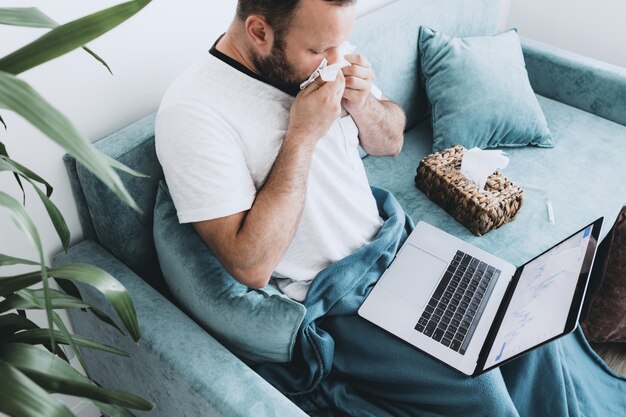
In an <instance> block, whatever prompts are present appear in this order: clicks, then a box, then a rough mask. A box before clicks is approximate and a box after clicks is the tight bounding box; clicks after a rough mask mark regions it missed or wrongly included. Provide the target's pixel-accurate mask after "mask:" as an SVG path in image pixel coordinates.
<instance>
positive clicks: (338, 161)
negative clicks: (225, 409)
mask: <svg viewBox="0 0 626 417" xmlns="http://www.w3.org/2000/svg"><path fill="white" fill-rule="evenodd" d="M354 20H355V4H354V1H350V0H347V1H346V0H344V1H341V0H336V1H327V0H282V1H281V0H274V1H271V0H239V2H238V7H237V15H236V17H235V19H234V21H233V22H232V24H231V25H230V27H229V28H228V31H227V32H226V33H225V34H224V35H223V36H222V37H220V39H218V40H217V41H216V43H215V44H214V46H213V47H212V48H211V51H210V54H209V55H208V56H207V57H206V59H204V60H203V61H201V62H200V63H198V64H196V65H194V66H193V67H192V68H190V69H189V70H187V71H186V72H185V73H184V74H183V75H181V76H180V77H179V78H178V79H177V80H176V81H175V82H174V84H173V85H172V87H171V88H170V89H169V90H168V92H167V94H166V95H165V97H164V98H163V101H162V103H161V107H160V108H159V113H158V117H157V122H156V149H157V154H158V157H159V161H160V162H161V164H162V166H163V170H164V174H165V177H166V179H167V182H168V186H169V190H170V194H171V195H172V198H173V200H174V203H175V205H176V209H177V213H178V217H179V220H180V222H181V223H192V224H193V225H194V227H195V229H196V230H197V231H198V233H199V234H200V236H201V237H202V238H203V239H204V241H205V242H206V244H207V246H208V247H209V248H210V249H211V250H212V252H213V253H214V254H215V255H216V256H217V258H218V259H219V260H220V262H221V263H222V264H223V265H224V267H225V268H226V269H227V270H228V271H229V272H230V273H231V274H232V276H233V277H234V278H235V279H237V280H238V281H239V282H241V283H242V284H244V285H247V286H249V287H252V288H260V287H264V286H266V285H268V283H269V282H270V278H272V277H273V279H272V282H274V281H275V282H276V284H277V286H278V287H279V288H280V289H281V290H282V291H283V292H284V293H285V294H287V295H288V296H289V297H291V298H293V299H296V300H299V301H304V303H305V305H307V316H306V317H305V319H304V322H303V324H302V326H301V328H300V333H299V335H298V342H299V343H298V349H294V360H292V361H291V362H290V363H288V364H273V363H268V364H257V365H255V370H256V371H257V372H258V373H259V374H260V375H262V376H263V377H264V378H265V379H267V380H268V381H270V382H271V383H272V384H274V385H275V386H276V387H277V388H279V389H280V390H281V391H282V392H284V393H285V394H286V395H288V396H289V397H290V398H291V399H292V400H294V401H296V402H297V403H298V405H300V406H301V407H302V408H303V409H305V411H311V412H313V411H314V410H320V409H325V410H330V411H331V412H332V413H340V414H341V415H346V414H348V415H353V416H376V417H382V416H394V417H395V416H399V415H406V416H415V415H454V416H473V415H476V416H478V415H480V416H485V415H489V416H520V415H524V416H527V415H529V416H530V415H537V416H538V415H584V414H585V413H584V412H583V411H580V412H579V413H578V414H577V413H576V412H574V411H572V410H575V409H577V407H578V409H580V410H583V408H584V405H585V404H586V403H592V402H593V399H594V398H599V397H601V395H600V394H599V393H603V392H614V391H615V387H614V386H613V385H612V384H613V382H614V381H613V380H610V379H608V378H602V376H605V375H598V373H603V372H605V370H602V369H600V367H598V366H593V367H590V368H589V369H588V372H589V375H590V380H591V378H592V377H593V381H594V383H593V384H591V385H590V386H586V384H581V383H580V381H578V380H574V379H573V377H572V376H571V375H570V374H569V372H568V367H569V365H568V362H567V358H568V357H577V358H580V357H581V355H580V352H581V346H583V347H584V343H585V342H584V340H582V341H577V339H575V337H578V338H580V339H582V335H581V333H580V332H578V333H577V334H576V335H575V336H571V337H566V338H563V339H561V340H559V341H557V342H555V343H551V344H548V345H546V346H544V347H542V348H540V349H536V350H534V351H533V352H531V353H529V354H527V355H526V356H525V357H524V358H521V359H518V360H516V361H514V362H511V363H510V364H508V365H505V366H503V367H502V368H501V369H500V370H496V371H492V372H489V373H487V374H483V375H481V376H479V377H477V378H466V377H464V376H462V375H460V374H459V373H457V372H455V371H453V370H451V369H449V368H447V367H445V366H443V365H441V364H440V363H438V362H437V361H435V360H433V359H431V358H430V357H428V356H427V355H425V354H423V353H421V352H420V351H418V350H417V349H415V348H413V347H412V346H410V345H408V344H406V343H404V342H401V341H399V340H398V339H396V338H394V337H393V336H391V335H390V334H388V333H387V332H385V331H383V330H381V329H379V328H377V327H376V326H374V325H372V324H371V323H369V322H367V321H365V320H363V319H361V318H360V317H358V316H357V315H356V314H355V309H356V308H358V305H360V304H359V303H360V302H362V299H363V297H364V296H365V294H366V293H367V288H368V286H370V285H373V282H375V280H376V279H378V277H379V276H380V272H381V271H380V270H379V269H381V268H384V267H385V266H386V265H388V264H389V262H391V259H393V255H395V250H396V249H397V245H398V244H399V241H400V240H401V237H400V235H404V236H405V235H406V234H405V233H404V232H405V231H406V230H404V229H405V225H404V224H403V219H400V217H403V216H404V214H403V213H402V210H401V208H399V206H398V205H397V202H395V206H394V203H393V201H395V200H393V199H388V201H389V200H393V201H392V202H391V207H395V214H392V215H391V216H388V219H387V220H386V221H385V222H384V223H383V221H382V219H381V217H380V216H379V213H378V208H377V203H381V201H377V200H375V198H374V197H373V194H372V191H371V189H370V187H369V184H368V181H367V177H366V175H365V170H364V168H363V164H362V162H361V159H360V157H359V153H358V144H360V145H361V146H362V147H363V148H364V149H365V150H366V151H367V152H368V153H369V154H370V155H375V156H377V155H397V154H398V153H399V152H400V149H401V147H402V143H403V135H402V132H403V129H404V123H405V118H404V114H403V112H402V110H401V109H400V108H399V107H398V106H397V105H395V104H394V103H392V102H391V101H389V100H387V99H386V98H384V97H374V95H373V94H372V86H373V80H374V74H373V72H372V69H371V66H370V65H369V63H368V61H367V59H366V58H365V57H364V56H362V55H359V54H349V55H346V56H345V59H346V60H347V61H348V62H350V63H351V65H350V66H348V67H346V68H344V69H343V70H342V71H341V72H340V73H339V74H338V76H337V78H336V79H335V80H334V81H330V82H327V83H324V82H323V81H321V80H319V79H318V80H316V82H315V83H313V84H311V85H309V86H308V87H306V88H304V90H302V91H299V85H300V84H301V83H302V82H303V81H305V80H307V79H308V78H309V76H310V75H311V73H313V72H314V71H315V70H316V69H317V68H318V66H319V65H320V63H321V62H322V60H323V59H324V58H326V59H327V60H328V62H330V63H333V62H336V61H337V60H339V58H340V56H338V50H339V46H340V45H341V44H342V42H344V41H345V40H347V39H348V38H349V36H350V31H351V28H352V25H353V23H354ZM379 191H380V190H379ZM377 192H378V191H377ZM381 194H382V193H378V197H380V195H381ZM382 207H383V208H384V207H387V206H386V203H385V204H382ZM398 212H400V214H398ZM386 214H389V213H386ZM381 226H382V227H381ZM390 230H391V233H389V231H390ZM381 236H382V237H381ZM390 236H392V237H393V238H390ZM387 243H390V244H389V245H387ZM361 248H364V249H365V250H366V251H369V252H366V251H364V252H363V253H369V254H372V253H374V254H375V255H376V256H369V257H366V256H364V258H367V259H369V260H370V264H369V265H372V266H371V267H370V269H366V270H365V272H363V275H359V274H360V272H359V271H356V272H355V270H352V271H347V270H348V269H349V268H344V266H345V265H348V266H349V267H352V261H351V259H348V260H346V261H345V262H344V263H342V262H341V261H340V262H337V261H339V260H341V259H344V258H345V257H347V256H349V255H351V254H353V253H354V252H357V255H358V254H360V253H361V252H360V251H357V250H359V249H361ZM379 253H380V255H381V256H380V257H378V255H379ZM357 255H352V256H351V258H352V257H354V256H357ZM372 259H373V261H372ZM333 267H336V268H335V269H333ZM346 271H347V272H349V274H346V273H345V272H346ZM337 272H338V273H337ZM318 273H319V275H318ZM362 277H365V279H362ZM314 278H315V280H314ZM313 281H314V282H313ZM312 282H313V284H312ZM347 282H356V283H357V284H355V285H354V286H349V285H348V284H346V283H347ZM338 287H341V291H339V290H338ZM309 288H310V291H309ZM307 291H309V293H308V295H309V297H308V298H307ZM338 293H341V294H338ZM342 294H343V295H342ZM345 294H347V296H346V295H345ZM327 296H328V297H327ZM325 297H326V298H325ZM333 297H334V298H333ZM330 298H333V299H332V302H328V301H329V299H330ZM311 306H312V308H310V307H311ZM319 318H323V320H318V319H319ZM586 355H587V354H586V353H585V354H584V355H583V356H586ZM588 362H589V361H587V362H581V363H583V364H588ZM581 387H584V389H583V388H581ZM611 390H613V391H611ZM546 393H547V394H546ZM622 397H623V396H620V397H619V398H622ZM613 402H614V403H615V406H614V409H615V410H621V411H623V409H622V408H620V407H621V405H619V404H617V403H618V402H619V403H620V404H623V400H619V401H618V400H617V399H615V401H613ZM611 407H613V405H607V406H606V408H607V409H609V408H611ZM609 414H612V415H617V414H619V411H615V412H613V413H610V412H608V413H607V415H609ZM325 415H326V414H325ZM333 415H334V414H333Z"/></svg>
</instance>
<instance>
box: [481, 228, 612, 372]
mask: <svg viewBox="0 0 626 417" xmlns="http://www.w3.org/2000/svg"><path fill="white" fill-rule="evenodd" d="M602 221H603V218H599V219H598V220H596V221H595V222H593V223H591V224H589V225H588V226H585V227H583V228H582V229H581V230H579V231H577V232H576V233H574V234H573V235H571V236H570V237H568V238H566V239H564V240H563V241H562V242H560V243H558V244H557V245H555V246H553V247H552V248H550V249H548V250H547V251H545V252H544V253H542V254H541V255H539V256H537V257H535V258H534V259H532V260H530V261H529V262H527V263H526V264H524V265H522V266H521V267H519V268H518V269H517V271H516V272H515V275H514V277H513V279H512V280H511V283H510V284H509V288H508V289H507V291H506V294H505V297H504V299H503V300H502V304H501V305H500V308H499V310H498V314H497V315H496V318H495V320H494V323H493V325H492V326H491V329H490V331H489V335H488V336H487V340H486V341H485V345H484V346H483V349H482V351H481V353H480V356H479V359H478V364H477V367H476V372H475V373H474V375H479V374H482V373H484V372H487V371H489V370H491V369H493V368H496V367H498V366H500V365H503V364H505V363H507V362H509V361H511V360H513V359H515V358H517V357H519V356H521V355H523V354H525V353H527V352H528V351H530V350H532V349H534V348H536V347H539V346H541V345H543V344H545V343H548V342H550V341H552V340H554V339H557V338H559V337H561V336H563V335H565V334H567V333H570V332H572V331H574V329H576V326H577V324H578V319H579V316H580V311H581V308H582V304H583V299H584V297H585V291H586V289H587V284H588V282H589V276H590V274H591V268H592V267H593V260H594V257H595V254H596V249H597V246H598V240H599V236H600V230H601V229H602Z"/></svg>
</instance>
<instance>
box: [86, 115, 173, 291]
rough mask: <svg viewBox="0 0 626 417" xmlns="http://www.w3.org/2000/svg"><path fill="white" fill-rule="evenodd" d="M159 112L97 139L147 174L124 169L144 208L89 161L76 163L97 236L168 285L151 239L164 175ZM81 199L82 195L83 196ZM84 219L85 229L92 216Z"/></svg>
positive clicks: (156, 283) (122, 175)
mask: <svg viewBox="0 0 626 417" xmlns="http://www.w3.org/2000/svg"><path fill="white" fill-rule="evenodd" d="M154 118H155V115H154V114H151V115H149V116H147V117H145V118H143V119H141V120H138V121H137V122H135V123H133V124H132V125H130V126H127V127H126V128H124V129H121V130H119V131H117V132H115V133H113V134H111V135H109V136H107V137H106V138H104V139H102V140H99V141H98V142H96V143H95V146H96V148H98V149H99V150H100V151H102V152H103V153H105V154H106V155H108V156H110V157H112V158H113V159H116V160H118V161H119V162H122V163H123V164H125V165H127V166H129V167H131V168H132V169H134V170H136V171H139V172H140V173H142V174H145V175H148V177H147V178H144V177H135V176H132V175H129V174H126V173H124V172H119V175H120V178H121V180H122V182H123V183H124V185H125V186H126V189H127V190H128V192H129V193H130V194H131V195H132V196H133V198H134V199H135V201H136V202H137V204H138V205H139V207H140V208H141V212H137V211H135V210H133V209H132V208H130V207H129V206H128V205H126V203H124V202H123V201H122V200H120V199H119V198H117V196H115V194H113V192H112V191H111V190H109V189H108V187H107V186H106V185H104V184H103V183H102V182H101V181H100V180H99V179H98V178H97V177H96V176H95V175H93V174H92V173H91V172H90V171H89V170H87V169H86V168H85V167H84V166H82V165H80V164H77V166H76V174H77V177H78V180H79V181H80V185H81V189H82V192H83V196H82V197H84V199H82V201H84V203H83V204H81V205H79V208H80V209H83V206H86V208H87V209H88V216H85V215H84V210H81V213H83V214H81V218H84V217H85V218H88V219H90V220H91V226H92V227H93V229H91V230H93V232H94V233H95V235H96V238H97V240H98V242H100V244H101V245H102V246H103V247H104V248H106V249H107V250H108V251H109V252H111V253H112V254H113V255H115V256H116V257H117V258H118V259H120V260H121V261H122V262H124V263H125V264H126V265H128V266H129V267H130V268H131V269H132V270H133V271H135V272H136V273H137V274H139V275H140V276H142V277H144V279H145V280H146V281H147V282H148V283H150V284H151V285H152V286H154V287H155V288H157V289H158V290H160V291H165V290H166V289H165V284H164V283H163V276H162V274H161V269H160V268H159V263H158V261H157V256H156V250H155V248H154V242H153V239H152V215H153V208H154V203H155V201H156V191H157V186H158V184H159V181H160V180H161V179H162V178H163V171H162V169H161V166H160V165H159V162H158V160H157V157H156V152H155V150H154ZM75 195H76V194H75ZM77 200H78V201H79V202H80V201H81V199H80V198H79V199H77ZM82 223H83V225H86V224H87V228H86V231H89V230H90V226H89V224H88V222H86V221H85V219H83V221H82Z"/></svg>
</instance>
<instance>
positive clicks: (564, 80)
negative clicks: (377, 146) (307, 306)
mask: <svg viewBox="0 0 626 417" xmlns="http://www.w3.org/2000/svg"><path fill="white" fill-rule="evenodd" d="M500 7H501V2H500V0H474V1H466V0H440V1H436V2H435V1H431V0H400V1H397V2H395V3H392V4H390V5H388V6H386V7H383V8H382V9H379V10H377V11H374V12H372V13H370V14H367V15H364V16H362V17H360V18H359V19H358V20H357V23H356V26H355V29H354V34H353V36H352V38H351V41H352V43H354V44H356V45H357V46H358V49H359V51H360V52H362V53H363V54H365V55H366V56H367V57H368V58H369V59H370V61H371V62H372V65H373V67H374V70H375V72H376V74H377V84H378V85H379V87H380V88H381V89H382V90H383V91H384V93H385V95H387V96H389V97H391V98H392V99H393V100H395V101H396V102H397V103H399V104H400V105H401V106H402V107H403V108H404V110H405V112H406V114H407V118H408V123H407V128H406V133H405V144H404V148H403V150H402V153H401V154H400V155H399V156H397V157H394V158H391V157H389V158H387V157H385V158H374V157H369V156H368V157H365V159H364V163H365V166H366V170H367V173H368V176H369V179H370V182H371V184H373V185H378V186H381V187H384V188H386V189H388V190H390V191H391V192H392V193H393V194H394V195H395V196H396V198H397V199H398V200H399V201H400V203H401V204H402V205H403V207H404V209H405V211H406V212H407V213H408V214H409V215H410V216H411V217H412V218H413V220H415V221H416V222H417V221H420V220H424V221H427V222H429V223H431V224H433V225H435V226H438V227H440V228H442V229H443V230H446V231H447V232H449V233H452V234H454V235H456V236H458V237H460V238H461V239H465V240H467V241H469V242H471V243H473V244H475V245H477V246H479V247H481V248H484V249H486V250H488V251H490V252H492V253H494V254H496V255H498V256H500V257H502V258H504V259H506V260H507V261H510V262H512V263H514V264H521V263H524V262H525V261H527V260H529V259H531V258H532V257H534V256H535V255H537V254H538V253H541V252H543V251H544V250H545V249H547V248H548V247H550V246H552V245H554V244H555V243H556V242H558V241H560V240H561V239H563V238H565V237H566V236H568V235H569V234H570V233H571V232H572V231H574V230H577V229H578V228H580V227H582V226H583V225H585V224H588V223H590V222H591V221H593V220H595V219H596V218H598V217H600V216H604V218H605V229H604V231H603V233H602V237H604V236H605V235H606V232H607V230H608V229H609V228H610V226H611V225H612V224H613V223H614V222H615V219H616V217H617V215H618V213H619V211H620V209H621V208H622V206H624V203H626V164H625V163H624V161H626V70H624V69H620V68H617V67H614V66H611V65H608V64H604V63H601V62H598V61H594V60H591V59H587V58H584V57H581V56H578V55H575V54H571V53H568V52H565V51H562V50H559V49H557V48H554V47H551V46H547V45H544V44H541V43H538V42H533V41H529V40H523V51H524V57H525V61H526V66H527V70H528V73H529V78H530V81H531V85H532V87H533V89H534V91H535V93H536V94H537V97H538V100H539V103H540V105H541V107H542V109H543V111H544V113H545V116H546V119H547V122H548V126H549V128H550V130H551V132H552V135H553V138H554V140H555V142H556V146H555V147H554V148H551V149H539V148H534V147H524V148H516V149H510V150H507V152H508V154H509V155H510V157H511V162H510V165H509V167H508V168H506V169H505V170H504V173H505V175H507V176H508V177H509V178H511V179H512V180H513V181H515V182H518V183H519V184H520V185H522V186H523V187H524V188H525V189H526V196H525V202H524V204H523V206H522V209H521V211H520V213H519V214H518V216H517V218H516V219H515V220H514V221H513V222H512V223H509V224H507V225H504V226H503V227H501V228H499V229H496V230H494V231H491V232H490V233H488V234H487V235H485V236H482V237H476V236H474V235H472V234H471V233H470V232H469V231H468V230H466V229H465V228H464V227H463V226H461V225H460V224H458V223H457V222H456V221H455V220H453V219H452V218H451V217H450V216H449V215H448V214H446V213H445V212H444V211H443V210H442V209H441V208H439V207H438V206H437V205H435V204H434V203H432V202H431V201H430V200H428V199H427V198H426V197H425V196H424V194H422V193H421V192H420V191H419V190H417V189H416V187H415V185H414V176H415V170H416V167H417V165H418V163H419V161H420V159H421V158H422V157H424V156H425V155H427V154H429V153H430V150H431V146H432V129H431V121H430V118H429V112H428V106H427V101H426V97H425V94H424V91H423V88H422V86H421V85H420V82H419V77H418V73H417V68H418V62H419V58H420V57H419V56H418V51H417V35H418V30H419V27H420V25H428V26H429V27H432V28H435V29H438V30H440V31H442V32H444V33H447V34H450V35H454V36H470V35H490V34H493V33H495V32H496V26H497V20H498V16H499V12H500ZM520 35H521V36H523V32H522V33H520ZM154 119H155V115H154V114H152V115H149V116H147V117H145V118H144V119H141V120H139V121H137V122H135V123H133V124H132V125H130V126H128V127H126V128H124V129H122V130H120V131H118V132H115V133H113V134H112V135H110V136H108V137H106V138H104V139H102V140H100V141H98V142H97V143H96V146H97V147H98V148H99V149H100V150H102V151H103V152H105V153H106V154H108V155H110V156H112V157H113V158H115V159H117V160H119V161H121V162H123V163H124V164H126V165H128V166H130V167H131V168H133V169H135V170H138V171H140V172H143V173H145V174H148V175H149V178H137V177H131V176H129V175H126V174H123V173H122V174H121V175H122V180H123V181H124V183H125V185H126V187H127V188H128V189H129V191H130V192H131V194H132V195H133V196H134V198H135V199H136V201H137V202H138V204H139V206H140V207H141V208H142V210H143V212H142V213H138V212H135V211H133V210H131V209H130V208H128V207H126V206H125V205H124V204H123V203H122V202H120V201H119V200H118V199H117V198H116V197H115V196H113V194H112V193H111V192H110V191H108V190H107V189H106V187H104V186H103V185H102V184H101V183H100V182H99V181H98V180H97V179H96V178H95V177H94V176H93V175H92V174H91V173H89V172H88V171H87V170H86V169H85V168H84V167H82V166H80V165H77V164H76V161H75V160H74V159H72V158H71V157H68V156H66V157H65V163H66V166H67V170H68V173H69V177H70V180H71V184H72V187H73V192H74V196H75V199H76V204H77V206H78V210H79V215H80V220H81V223H82V227H83V232H84V236H85V239H84V241H81V242H79V243H78V244H76V245H74V246H73V247H71V248H70V250H69V251H68V252H67V253H62V254H59V255H58V256H56V258H55V260H54V263H55V264H56V265H61V264H66V263H70V262H86V263H90V264H94V265H96V266H98V267H100V268H102V269H104V270H106V271H108V272H109V273H111V274H112V275H113V276H115V277H116V278H117V279H118V280H120V281H121V282H122V284H123V285H124V286H126V287H127V288H128V290H129V291H130V293H131V295H132V298H133V300H134V302H135V305H136V308H137V314H138V317H139V323H140V327H141V334H142V340H141V342H140V343H139V344H134V343H133V342H132V341H131V340H130V338H129V337H126V336H123V335H121V334H120V333H119V332H117V331H116V330H115V329H111V328H110V327H108V326H106V325H103V324H102V322H100V321H99V320H98V319H97V318H95V317H94V316H93V315H91V314H89V313H85V312H82V311H80V310H76V311H72V312H71V313H70V320H71V322H72V325H73V327H74V329H75V331H76V333H78V334H81V335H84V336H87V337H90V338H94V339H97V340H100V341H103V342H105V343H108V344H111V345H113V346H116V347H118V348H121V349H123V350H125V351H127V352H129V354H130V358H124V357H116V356H112V355H109V354H106V353H102V352H95V351H89V350H86V351H84V356H85V360H86V364H87V370H88V372H89V374H90V375H91V377H92V378H93V379H95V380H96V381H98V382H99V383H101V384H103V385H106V386H111V387H116V388H119V389H125V390H129V391H132V392H136V393H138V394H140V395H143V396H145V397H147V398H150V399H151V400H152V401H153V402H154V403H155V404H156V409H155V410H154V411H153V412H152V413H150V414H149V415H152V416H159V417H199V416H225V417H226V416H227V417H234V416H255V417H261V416H281V417H283V416H300V415H301V416H304V415H306V414H305V413H304V412H303V411H302V410H301V409H300V408H299V407H298V406H297V405H295V404H294V403H292V402H291V401H290V400H288V399H287V398H286V397H285V396H283V395H282V394H281V393H280V392H278V391H277V390H276V389H274V388H273V387H272V386H271V385H270V384H268V383H267V382H266V381H265V380H263V379H262V378H261V377H260V376H259V375H257V374H256V373H255V372H254V371H252V370H251V368H250V367H249V366H248V365H247V362H246V360H245V359H244V358H241V357H239V356H237V355H235V354H234V353H232V352H233V351H234V350H233V349H227V348H226V347H225V346H224V344H223V343H220V341H219V337H217V336H216V335H212V334H211V333H210V332H209V331H207V330H205V328H204V327H203V326H202V325H201V324H199V323H198V322H196V321H194V319H193V318H192V316H193V314H190V313H193V312H185V311H184V309H182V308H180V307H179V305H180V304H179V302H178V300H175V299H174V298H173V297H172V296H171V295H170V293H169V291H168V289H167V288H166V286H165V285H164V281H163V277H162V273H161V270H160V268H159V263H158V259H157V256H156V251H155V245H154V241H153V230H152V224H153V207H154V204H155V199H156V193H157V188H158V185H159V181H161V180H162V179H163V173H162V171H161V167H160V166H159V164H158V161H157V159H156V155H155V150H154ZM548 199H550V200H551V201H552V204H553V207H554V215H555V220H556V223H555V224H554V225H552V224H550V222H549V221H548V214H547V210H546V201H547V200H548ZM181 279H184V277H181ZM267 291H268V292H270V291H271V290H270V289H268V290H267ZM81 292H82V295H83V296H84V297H85V298H86V299H88V300H89V301H90V302H92V303H94V304H95V305H96V306H99V307H100V308H102V309H104V310H106V311H108V312H109V313H111V314H112V312H111V310H110V308H109V307H108V306H107V304H106V302H105V301H104V300H103V298H102V297H101V296H100V295H99V294H98V293H97V292H95V291H93V290H91V289H90V288H89V287H85V286H82V287H81ZM292 302H293V301H292ZM259 325H261V326H262V323H259ZM138 414H139V415H143V413H138ZM146 415H148V414H146Z"/></svg>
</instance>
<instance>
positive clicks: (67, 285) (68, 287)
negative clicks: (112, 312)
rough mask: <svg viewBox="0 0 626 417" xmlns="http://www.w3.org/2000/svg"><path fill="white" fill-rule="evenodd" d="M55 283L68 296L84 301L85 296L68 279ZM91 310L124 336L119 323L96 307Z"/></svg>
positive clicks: (56, 279)
mask: <svg viewBox="0 0 626 417" xmlns="http://www.w3.org/2000/svg"><path fill="white" fill-rule="evenodd" d="M55 281H56V283H57V284H58V285H59V287H61V289H62V290H63V291H65V292H66V293H67V294H69V295H71V296H72V297H76V298H78V299H80V300H83V296H82V295H81V294H80V291H78V287H77V286H76V284H74V283H73V282H72V281H69V280H66V279H58V278H55ZM83 301H84V300H83ZM89 310H90V311H91V312H92V313H93V314H94V316H96V317H97V318H98V319H100V320H101V321H103V322H104V323H106V324H108V325H109V326H112V327H114V328H115V329H117V331H118V332H120V333H121V334H124V332H123V331H122V329H120V327H119V326H118V325H117V323H115V322H114V321H113V320H112V319H111V317H109V316H108V315H107V314H106V313H105V312H103V311H101V310H99V309H98V308H96V307H94V306H93V305H91V307H90V308H89ZM83 311H87V310H85V309H83Z"/></svg>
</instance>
